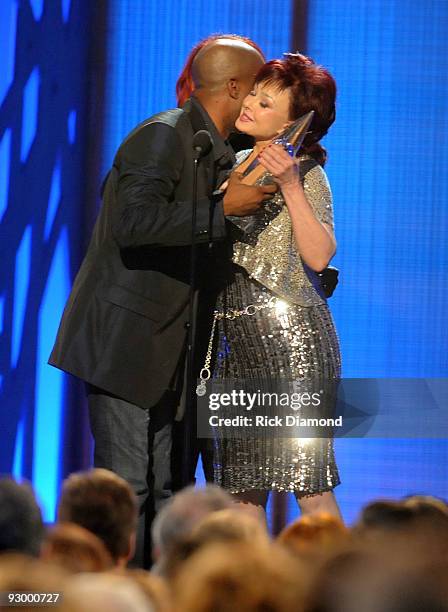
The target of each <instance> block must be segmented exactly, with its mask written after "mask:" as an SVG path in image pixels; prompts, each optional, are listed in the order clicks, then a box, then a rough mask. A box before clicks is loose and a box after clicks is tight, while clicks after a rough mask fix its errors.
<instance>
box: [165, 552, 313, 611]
mask: <svg viewBox="0 0 448 612" xmlns="http://www.w3.org/2000/svg"><path fill="white" fill-rule="evenodd" d="M306 573H307V572H306V571H305V568H304V567H302V565H301V564H299V563H298V560H297V559H295V558H293V557H291V556H290V555H289V554H287V552H286V551H284V550H282V549H280V548H277V547H276V546H274V545H271V546H270V547H261V548H260V547H258V546H257V545H256V544H247V543H245V544H235V543H234V544H230V543H227V544H214V545H210V546H206V547H204V548H201V549H200V550H199V551H198V552H197V553H196V554H194V555H193V556H192V557H191V558H190V559H188V560H187V561H186V562H185V564H184V566H183V567H182V568H181V570H180V572H179V574H178V575H177V577H176V579H175V581H174V597H175V601H176V604H177V609H179V610H182V612H217V611H220V612H227V611H228V612H259V611H261V610H266V611H267V610H269V612H292V611H294V612H300V611H301V610H302V609H303V602H304V596H305V589H306Z"/></svg>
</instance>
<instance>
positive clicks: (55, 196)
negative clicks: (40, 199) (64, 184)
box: [44, 159, 61, 240]
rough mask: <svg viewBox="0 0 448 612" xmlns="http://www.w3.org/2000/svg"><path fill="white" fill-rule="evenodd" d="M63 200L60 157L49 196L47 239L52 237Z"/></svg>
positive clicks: (46, 220) (46, 222) (46, 226)
mask: <svg viewBox="0 0 448 612" xmlns="http://www.w3.org/2000/svg"><path fill="white" fill-rule="evenodd" d="M60 200H61V160H60V159H58V160H57V161H56V164H55V166H54V170H53V176H52V178H51V187H50V197H49V198H48V208H47V218H46V219H45V232H44V236H45V240H48V238H49V237H50V232H51V228H52V227H53V221H54V218H55V216H56V212H57V210H58V206H59V202H60Z"/></svg>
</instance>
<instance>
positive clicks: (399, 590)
mask: <svg viewBox="0 0 448 612" xmlns="http://www.w3.org/2000/svg"><path fill="white" fill-rule="evenodd" d="M412 553H413V551H409V550H407V549H406V548H401V549H398V550H394V548H393V544H392V547H391V545H390V543H389V545H388V546H386V545H382V546H376V547H373V548H370V547H364V548H362V547H361V548H358V549H356V548H355V549H353V550H351V551H346V552H344V553H341V554H338V555H336V556H334V557H332V558H330V559H329V560H328V561H327V563H326V564H324V565H323V566H322V567H321V568H320V571H318V573H317V576H316V578H315V581H314V584H313V586H312V587H311V589H310V593H309V596H308V605H307V612H359V611H360V610H362V612H422V611H423V610H424V612H448V581H447V580H446V577H447V575H448V574H447V572H448V565H447V563H446V559H444V560H441V559H439V560H435V561H433V560H428V559H427V560H422V559H419V558H417V557H416V556H415V555H414V554H412Z"/></svg>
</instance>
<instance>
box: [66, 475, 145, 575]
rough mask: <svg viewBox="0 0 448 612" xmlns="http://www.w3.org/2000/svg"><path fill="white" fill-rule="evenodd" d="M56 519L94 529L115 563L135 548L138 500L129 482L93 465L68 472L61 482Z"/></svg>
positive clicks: (124, 559) (121, 561) (125, 560)
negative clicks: (93, 467) (84, 469)
mask: <svg viewBox="0 0 448 612" xmlns="http://www.w3.org/2000/svg"><path fill="white" fill-rule="evenodd" d="M58 520H59V521H61V522H62V521H64V522H71V523H75V524H77V525H81V527H84V528H85V529H87V530H88V531H91V532H92V533H94V534H95V535H96V536H97V537H99V538H100V540H102V541H103V542H104V544H105V545H106V548H107V550H108V551H109V553H110V554H111V556H112V558H113V560H114V561H115V563H116V564H117V565H124V564H125V563H126V562H127V560H128V559H129V558H130V557H131V556H132V554H133V552H134V547H135V531H136V526H137V500H136V497H135V494H134V492H133V491H132V489H131V487H130V486H129V484H128V483H127V482H126V481H125V480H123V479H122V478H120V477H119V476H117V475H116V474H114V473H113V472H109V471H108V470H103V469H93V470H89V471H87V472H79V473H77V474H72V475H71V476H69V477H68V478H67V479H66V480H65V481H64V484H63V486H62V493H61V498H60V500H59V507H58Z"/></svg>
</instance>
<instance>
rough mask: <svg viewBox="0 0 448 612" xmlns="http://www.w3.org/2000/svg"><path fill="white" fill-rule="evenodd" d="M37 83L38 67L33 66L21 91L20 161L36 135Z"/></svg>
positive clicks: (25, 155) (38, 77) (28, 150)
mask: <svg viewBox="0 0 448 612" xmlns="http://www.w3.org/2000/svg"><path fill="white" fill-rule="evenodd" d="M39 84H40V73H39V68H34V70H33V72H32V73H31V74H30V77H29V79H28V81H27V83H26V85H25V88H24V93H23V109H22V141H21V147H20V161H22V162H24V161H25V160H26V158H27V157H28V153H29V152H30V148H31V145H32V144H33V140H34V137H35V136H36V130H37V116H38V110H39V109H38V105H39Z"/></svg>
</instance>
